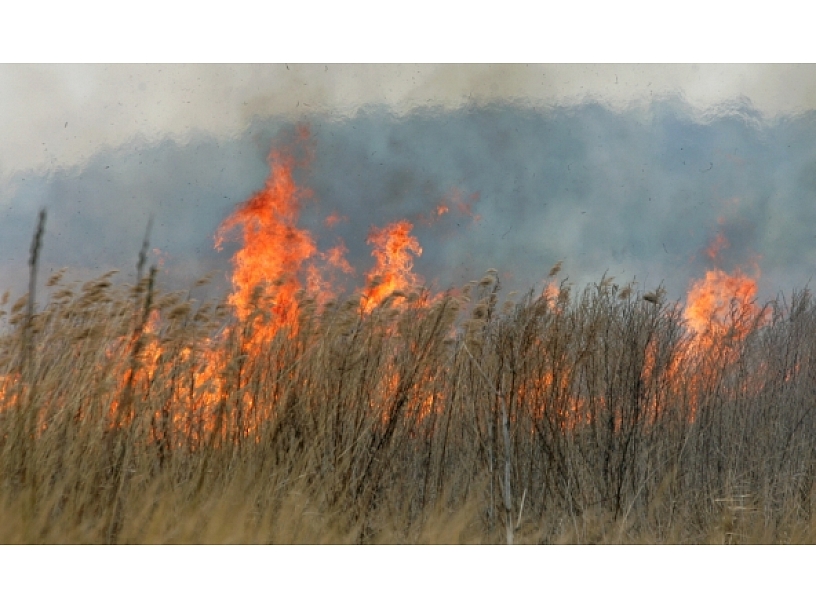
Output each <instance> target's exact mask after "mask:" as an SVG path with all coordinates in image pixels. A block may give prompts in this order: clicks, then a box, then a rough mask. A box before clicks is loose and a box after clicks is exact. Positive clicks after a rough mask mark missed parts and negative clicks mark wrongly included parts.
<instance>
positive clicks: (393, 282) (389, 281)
mask: <svg viewBox="0 0 816 610" xmlns="http://www.w3.org/2000/svg"><path fill="white" fill-rule="evenodd" d="M411 229H413V225H412V224H411V223H410V222H408V221H407V220H399V221H397V222H394V223H391V224H390V225H388V226H386V227H384V228H382V229H378V228H372V229H371V232H370V233H369V234H368V240H367V243H369V244H371V245H373V246H374V251H373V253H372V256H374V259H375V260H376V263H375V265H374V268H373V269H372V270H371V271H369V272H368V273H367V274H366V280H367V281H368V286H367V288H366V289H365V291H364V293H363V299H362V306H363V309H364V311H366V312H370V311H371V310H372V309H374V308H375V307H376V306H377V305H379V304H380V303H382V302H383V301H384V300H385V298H386V297H387V296H389V295H390V294H391V293H393V292H394V291H397V290H406V289H410V288H412V287H413V286H415V285H416V284H418V283H420V282H421V281H422V279H421V278H420V277H419V276H417V275H416V274H415V273H414V272H413V271H412V269H413V265H414V255H416V256H421V255H422V247H421V246H420V245H419V242H418V241H417V239H416V237H414V236H413V235H411Z"/></svg>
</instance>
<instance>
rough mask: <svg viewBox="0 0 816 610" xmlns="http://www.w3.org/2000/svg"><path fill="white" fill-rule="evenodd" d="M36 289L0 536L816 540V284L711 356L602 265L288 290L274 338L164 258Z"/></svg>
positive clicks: (665, 312)
mask: <svg viewBox="0 0 816 610" xmlns="http://www.w3.org/2000/svg"><path fill="white" fill-rule="evenodd" d="M32 265H33V266H34V267H35V266H36V257H35V256H32ZM554 273H557V270H555V271H554ZM140 274H141V272H140ZM49 285H50V293H49V295H48V297H47V302H46V303H45V305H44V306H42V307H41V308H40V309H39V311H37V309H36V308H35V307H33V296H32V298H28V297H23V298H22V299H20V300H18V301H17V302H16V303H11V305H10V306H9V302H8V299H5V300H4V303H3V307H4V308H7V309H4V310H3V314H2V315H3V318H2V319H3V320H5V326H4V330H3V332H2V335H1V336H0V542H3V543H43V542H45V543H200V542H206V543H352V542H353V543H357V542H361V543H502V542H504V541H505V540H506V534H507V532H508V531H510V532H512V534H513V537H514V539H515V541H516V542H522V543H542V542H544V543H547V542H559V543H716V544H723V543H766V542H782V543H789V542H803V543H812V542H814V541H816V527H814V513H813V510H812V507H813V498H814V481H816V479H815V478H814V477H816V456H815V455H814V451H816V443H814V439H816V417H814V414H816V411H814V408H813V396H814V395H816V341H814V340H813V337H816V303H814V301H813V299H812V298H811V297H810V295H809V294H808V293H806V292H805V293H802V294H798V295H794V296H793V298H792V300H791V303H790V304H789V305H787V306H785V307H783V306H781V305H777V304H771V305H770V306H769V308H770V310H771V315H770V317H769V321H768V323H767V324H765V325H759V324H754V325H753V326H752V327H751V330H750V332H749V333H748V334H747V336H745V338H744V339H742V338H741V339H740V340H739V341H736V340H735V339H734V333H731V334H729V333H728V332H726V333H724V334H722V335H720V336H718V337H717V338H716V340H715V341H714V342H713V343H712V344H710V345H708V346H707V347H706V349H701V348H699V347H695V345H696V344H695V343H694V342H693V337H692V336H691V335H690V333H689V331H688V329H687V328H686V327H685V325H684V322H683V319H682V315H681V313H682V312H681V311H680V309H679V308H678V307H677V306H676V305H672V304H666V303H663V301H662V295H659V294H656V293H654V294H649V295H645V296H644V295H642V294H640V295H638V294H636V293H635V292H634V291H633V290H632V288H631V287H626V288H624V289H622V290H621V289H619V288H618V287H617V286H615V285H614V284H612V282H611V281H608V280H606V279H605V280H603V281H602V282H600V283H599V284H598V285H596V286H590V287H587V288H586V289H585V290H584V291H583V292H581V293H580V294H577V295H574V296H571V295H570V294H569V292H568V290H567V288H566V287H565V286H562V288H561V289H560V290H557V291H556V292H555V294H552V293H550V297H541V298H535V297H534V296H533V295H532V294H530V295H528V296H527V297H526V298H523V299H521V300H520V301H519V302H517V303H505V304H501V303H500V290H499V283H498V279H497V274H496V273H493V272H491V273H489V274H488V275H487V276H486V277H485V278H484V279H483V280H481V281H480V282H478V283H473V284H472V285H471V286H470V287H469V288H468V289H467V290H465V292H464V296H459V297H457V298H453V297H450V296H442V297H439V298H430V295H428V294H427V293H424V292H421V291H418V292H417V293H414V294H408V295H397V297H396V298H394V299H392V300H391V301H390V303H386V304H384V305H383V306H381V307H379V308H377V309H375V310H373V311H372V312H370V313H365V312H363V311H362V310H361V308H360V301H359V298H357V299H354V298H352V299H350V300H348V301H346V302H338V303H334V304H328V305H324V306H319V305H318V304H317V303H316V302H315V301H314V299H312V298H311V297H310V296H309V295H301V296H300V301H299V302H300V306H299V312H300V313H299V320H298V322H297V331H296V332H291V331H290V330H289V329H282V330H281V331H280V332H278V333H268V332H264V333H261V332H259V329H260V328H261V327H262V326H263V327H265V328H268V327H269V325H270V324H273V323H274V321H273V320H270V319H269V318H268V316H267V315H266V314H265V313H264V311H263V308H259V310H258V311H257V312H256V314H255V315H254V316H250V317H249V318H248V319H247V320H243V321H238V320H236V319H234V318H233V317H232V316H231V313H230V309H229V308H227V307H226V306H224V305H219V304H212V303H210V304H204V305H200V304H197V303H196V302H194V301H193V300H191V299H190V298H189V295H188V294H185V293H169V294H161V293H159V292H158V291H157V290H156V289H155V286H154V274H153V273H150V274H147V276H146V277H144V278H142V279H141V281H140V282H139V284H138V286H136V287H128V286H123V285H118V284H115V283H114V282H113V278H112V276H111V275H110V274H109V275H105V276H102V277H100V278H99V279H97V280H95V281H91V282H88V283H86V284H84V285H82V286H78V285H72V284H66V283H64V282H63V281H62V280H61V279H59V278H52V281H50V282H49ZM737 323H738V322H737V321H735V322H734V324H737ZM739 323H740V324H744V320H743V321H739ZM740 336H741V335H740ZM503 411H504V412H506V414H507V423H506V425H504V424H503ZM505 432H506V434H505ZM508 482H509V485H508ZM508 515H509V517H508ZM508 521H510V523H509V524H508Z"/></svg>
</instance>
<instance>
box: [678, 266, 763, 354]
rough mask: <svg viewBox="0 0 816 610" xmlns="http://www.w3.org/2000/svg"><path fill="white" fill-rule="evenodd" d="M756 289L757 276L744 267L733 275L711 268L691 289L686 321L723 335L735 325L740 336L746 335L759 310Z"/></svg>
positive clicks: (696, 328)
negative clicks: (752, 276) (751, 275)
mask: <svg viewBox="0 0 816 610" xmlns="http://www.w3.org/2000/svg"><path fill="white" fill-rule="evenodd" d="M756 293H757V284H756V280H755V279H754V278H751V277H748V276H747V275H745V274H744V273H742V272H741V271H739V270H737V271H735V272H734V273H733V274H731V275H729V274H728V273H726V272H725V271H723V270H721V269H710V270H708V271H706V274H705V277H704V278H703V279H700V280H697V281H696V282H694V283H693V284H692V286H691V288H690V289H689V292H688V306H687V307H686V310H685V317H686V321H687V322H688V325H689V327H690V328H691V329H692V330H693V331H694V332H696V333H698V334H700V335H702V334H704V333H706V332H709V333H714V334H718V335H722V334H724V333H725V332H726V331H727V330H728V329H729V328H731V327H733V328H734V330H735V331H737V333H738V336H737V338H738V339H742V338H744V336H745V334H746V333H747V331H748V324H749V322H750V321H751V320H753V319H754V318H755V317H756V316H757V315H758V314H759V307H758V306H757V305H756V304H755V299H756Z"/></svg>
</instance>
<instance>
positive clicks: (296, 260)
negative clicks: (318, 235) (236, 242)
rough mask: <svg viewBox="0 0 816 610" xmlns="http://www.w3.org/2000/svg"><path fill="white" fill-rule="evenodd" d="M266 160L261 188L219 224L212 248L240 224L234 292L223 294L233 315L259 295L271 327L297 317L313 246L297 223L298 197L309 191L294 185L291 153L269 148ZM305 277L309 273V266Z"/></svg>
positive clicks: (250, 305) (243, 313) (244, 311)
mask: <svg viewBox="0 0 816 610" xmlns="http://www.w3.org/2000/svg"><path fill="white" fill-rule="evenodd" d="M269 163H270V173H269V177H268V178H267V180H266V185H265V186H264V188H263V190H261V191H259V192H258V193H256V194H254V195H253V196H252V197H251V198H250V199H249V200H248V201H246V202H245V203H244V204H243V205H241V206H240V207H239V208H238V209H237V210H235V212H234V213H233V214H232V215H231V216H230V217H229V218H227V219H226V220H225V221H224V222H223V223H222V224H221V226H220V227H219V228H218V232H217V233H216V247H217V248H220V247H221V246H222V244H223V242H224V239H225V238H226V236H227V235H228V233H229V232H230V231H232V230H233V229H235V228H236V227H240V228H241V231H242V238H243V239H242V241H243V247H242V248H241V249H240V250H238V252H237V253H236V254H235V256H234V257H233V275H232V283H233V287H234V291H233V293H232V294H231V295H230V297H229V303H230V304H231V305H233V306H234V307H235V309H236V312H237V314H238V316H239V318H240V319H245V318H246V317H247V316H248V315H249V314H250V312H251V311H252V310H253V308H254V306H257V305H259V304H260V303H255V301H257V300H260V302H261V303H264V304H266V303H269V304H270V305H271V310H272V313H273V316H274V319H275V323H274V324H275V325H276V326H284V325H286V326H289V325H292V324H293V323H294V322H295V320H296V318H297V302H296V299H295V295H296V293H297V292H298V290H300V289H301V288H302V280H301V277H300V274H301V272H302V269H303V267H304V264H305V263H306V262H307V261H308V260H309V259H310V258H311V257H312V256H314V255H315V254H316V252H317V247H316V246H315V242H314V239H313V238H312V236H311V234H310V233H309V232H308V231H307V230H305V229H301V228H299V227H298V226H297V222H298V218H299V216H300V208H301V201H302V199H303V198H304V197H305V196H307V195H308V194H309V192H308V191H307V190H304V189H301V188H299V187H298V186H297V184H295V181H294V178H293V177H292V169H293V165H294V161H293V159H292V157H291V156H289V155H287V154H285V153H283V152H281V151H277V150H273V151H272V152H271V153H270V155H269ZM310 276H312V277H314V276H315V275H314V271H311V272H310Z"/></svg>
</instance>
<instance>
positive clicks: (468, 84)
mask: <svg viewBox="0 0 816 610" xmlns="http://www.w3.org/2000/svg"><path fill="white" fill-rule="evenodd" d="M0 117H2V118H0V120H1V121H2V129H3V131H2V133H3V135H4V137H3V139H2V140H0V244H2V246H0V273H2V276H0V277H2V278H3V279H4V282H3V283H4V284H5V285H6V286H9V287H12V288H14V289H15V290H23V289H24V287H25V277H26V261H27V257H28V245H29V242H30V239H31V233H32V230H33V226H34V223H35V220H36V213H37V210H38V209H39V208H41V207H46V208H47V210H48V213H49V220H48V227H47V233H46V237H45V249H44V253H43V255H44V265H45V266H46V267H47V268H48V269H50V268H59V267H62V266H69V267H71V268H74V269H76V270H78V271H79V272H81V273H86V274H87V273H97V272H100V273H101V272H103V271H106V270H107V269H110V268H112V267H115V268H120V269H122V270H123V275H124V276H125V277H132V275H133V270H134V269H135V260H136V256H137V253H138V249H139V245H140V243H141V239H142V235H143V232H144V228H145V225H146V222H147V218H148V216H149V215H150V214H153V216H154V220H155V226H154V231H153V234H152V239H151V241H152V245H153V246H155V247H156V248H158V249H159V251H160V252H157V253H156V254H155V255H154V258H155V259H157V260H158V259H160V260H161V263H162V266H163V269H164V279H165V282H167V283H168V284H176V285H178V284H181V285H180V286H179V287H185V286H186V284H184V282H191V281H192V280H193V279H194V278H195V276H197V275H199V274H202V273H204V272H205V271H207V270H211V269H212V270H215V271H216V272H217V273H218V274H219V277H223V276H225V274H226V271H227V270H228V266H229V265H228V257H229V249H227V250H226V251H225V252H221V253H218V252H215V251H214V249H213V233H214V231H215V229H216V228H217V226H218V224H219V223H220V222H221V221H222V220H223V219H224V218H225V217H226V216H227V215H228V214H229V213H230V212H231V210H232V209H234V207H235V205H236V204H238V203H240V202H241V201H243V200H244V199H246V198H247V197H248V196H250V195H251V194H252V193H253V192H254V191H256V190H258V189H260V188H261V187H262V186H263V182H264V179H265V176H266V172H267V165H266V158H267V155H268V153H269V150H270V148H271V147H273V146H276V145H280V144H281V143H283V142H286V141H287V139H288V138H290V136H291V133H292V131H293V129H294V127H295V126H296V125H298V124H301V125H302V124H306V125H308V126H309V128H310V132H311V134H312V135H311V146H312V149H313V153H314V156H313V161H312V164H311V166H310V168H309V169H308V170H303V171H302V172H300V173H299V174H298V179H299V180H301V181H302V182H303V184H304V186H306V187H309V188H310V189H311V190H312V192H313V194H314V197H313V198H312V199H311V200H310V201H309V202H307V203H306V205H305V207H304V211H303V223H304V225H305V226H307V227H309V228H310V229H312V230H313V231H314V232H315V235H316V238H317V240H318V244H319V245H320V246H321V247H329V246H331V245H333V244H334V243H335V241H336V239H337V238H338V237H340V238H342V239H343V240H344V241H345V243H346V245H347V246H348V248H349V260H350V262H351V263H352V265H353V266H355V267H356V268H357V269H358V270H359V271H360V272H361V273H362V272H364V271H365V270H367V268H368V267H369V266H370V264H371V259H370V257H369V252H370V249H369V247H368V246H367V245H366V244H365V237H366V234H367V232H368V230H369V229H370V227H371V226H372V225H376V226H382V225H383V224H385V223H387V222H391V221H394V220H397V219H399V218H403V217H407V218H409V219H411V220H413V221H414V222H415V224H416V225H417V226H416V231H415V232H416V234H417V236H418V237H419V240H420V242H421V244H422V246H423V249H424V253H423V256H422V257H421V258H420V259H419V260H418V261H417V270H418V271H419V272H420V273H421V274H422V275H423V277H425V279H426V280H428V281H429V282H430V281H435V282H436V283H437V285H438V286H439V287H440V288H444V287H447V286H448V285H451V284H460V283H463V282H466V281H467V280H470V279H478V278H479V277H480V276H481V274H482V272H483V271H484V270H485V269H487V268H489V267H496V268H498V269H499V270H500V272H502V274H504V277H505V278H506V279H507V283H508V285H510V286H512V287H514V288H526V287H529V286H532V285H534V284H536V283H537V282H539V283H540V280H541V279H542V278H543V277H545V276H546V272H547V271H548V270H549V268H550V266H551V265H552V264H553V263H555V262H556V261H557V260H559V259H564V261H565V263H564V272H565V274H566V275H568V276H569V277H570V279H571V280H573V281H576V282H577V283H579V284H580V283H583V282H588V281H597V280H598V279H599V278H600V276H601V275H602V274H603V273H604V272H607V271H608V272H609V273H611V274H612V275H616V276H617V277H618V278H619V279H621V280H622V281H626V280H629V279H632V278H633V277H635V276H636V277H637V278H638V280H639V281H645V282H646V284H647V285H649V286H652V287H653V286H654V285H656V284H657V283H658V282H660V281H661V280H665V281H666V284H667V286H668V287H669V289H670V294H671V295H672V297H674V298H680V297H681V296H682V295H683V294H684V292H685V290H686V289H687V287H688V283H689V281H691V279H693V278H695V277H699V276H700V275H701V274H702V273H703V272H704V270H705V269H706V268H707V266H708V265H710V261H709V260H708V259H707V258H706V256H705V254H704V250H705V248H706V246H707V245H708V244H709V243H710V241H711V240H712V239H714V237H715V236H716V235H717V233H718V232H721V233H722V234H723V235H724V236H725V237H726V238H727V239H728V241H729V243H730V244H731V245H730V248H728V250H726V251H724V253H723V255H722V260H721V261H720V263H721V264H722V265H723V267H724V268H725V269H726V270H727V271H731V270H733V269H734V268H736V267H741V268H743V269H744V270H746V271H749V270H753V269H755V268H756V265H758V266H759V268H760V269H761V274H762V275H761V280H760V282H761V287H762V290H763V296H765V297H770V296H773V295H774V294H775V292H776V291H777V290H779V289H783V290H789V289H790V288H791V287H802V286H803V285H804V283H805V282H807V281H808V279H809V278H810V277H811V275H812V268H813V264H814V262H816V224H815V223H813V222H811V221H812V220H816V207H814V204H815V203H816V67H814V66H813V65H794V66H785V65H727V66H722V65H574V64H569V65H557V64H556V65H532V64H531V65H497V66H486V65H442V66H435V65H368V64H364V65H336V64H319V65H296V64H289V65H286V64H280V65H218V66H210V65H147V66H132V65H76V66H72V65H2V66H0ZM457 198H459V199H461V200H463V201H468V202H470V203H471V204H472V211H473V213H474V215H478V216H479V218H478V220H477V219H475V218H474V217H472V216H467V215H464V214H454V213H451V214H450V215H448V216H447V217H445V218H443V219H442V220H440V222H439V223H437V224H435V225H433V226H425V225H424V224H422V222H420V221H421V219H422V218H423V215H425V214H427V213H429V212H430V211H431V210H432V209H433V208H434V207H435V206H436V205H438V204H439V203H440V202H448V203H450V202H452V201H453V202H455V201H457ZM333 212H336V213H337V214H338V215H340V216H345V217H347V218H348V220H347V221H344V222H341V223H339V224H338V225H336V226H335V227H334V228H332V229H331V230H329V229H328V228H326V227H325V225H324V224H323V223H322V221H323V220H324V219H325V217H326V216H327V215H329V214H330V213H333ZM361 273H360V274H361ZM358 277H359V275H358ZM4 287H5V286H4Z"/></svg>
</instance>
